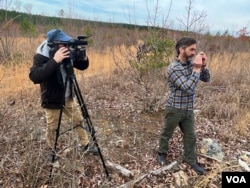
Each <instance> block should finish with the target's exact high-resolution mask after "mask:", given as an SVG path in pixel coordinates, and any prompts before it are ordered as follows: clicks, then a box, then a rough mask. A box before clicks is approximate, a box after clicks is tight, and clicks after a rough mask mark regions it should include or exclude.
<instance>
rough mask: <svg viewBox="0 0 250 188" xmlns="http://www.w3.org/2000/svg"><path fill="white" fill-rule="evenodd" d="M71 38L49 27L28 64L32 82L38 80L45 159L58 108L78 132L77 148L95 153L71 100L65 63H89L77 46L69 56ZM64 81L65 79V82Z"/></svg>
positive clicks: (52, 140) (76, 65)
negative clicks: (44, 129)
mask: <svg viewBox="0 0 250 188" xmlns="http://www.w3.org/2000/svg"><path fill="white" fill-rule="evenodd" d="M72 40H73V38H72V37H70V36H69V35H67V34H66V33H65V32H64V31H62V30H61V29H52V30H50V31H49V32H48V33H47V38H46V40H44V41H43V42H42V43H41V44H40V46H39V47H38V48H37V51H36V54H35V55H34V59H33V65H32V67H31V68H30V73H29V77H30V79H31V80H32V81H33V82H34V83H35V84H40V89H41V106H42V107H43V108H44V109H45V115H46V122H47V127H46V142H47V145H48V147H49V151H48V160H49V161H52V156H53V155H54V152H55V151H54V144H55V142H56V131H57V129H58V124H59V123H58V122H59V121H60V113H61V110H62V112H63V113H64V114H65V115H66V116H67V117H68V118H69V120H71V123H72V125H73V126H74V129H75V130H76V132H77V133H78V136H79V140H80V145H81V147H80V148H81V149H82V150H83V151H88V152H91V153H93V154H95V155H97V154H98V148H97V147H96V146H95V145H93V144H90V141H89V140H90V139H89V136H88V134H87V132H86V131H85V129H84V128H83V126H82V124H83V117H82V114H81V111H80V108H79V104H78V103H77V101H76V100H75V97H74V94H73V88H72V84H71V83H70V82H69V80H68V79H66V78H67V74H68V70H67V67H66V66H67V65H69V64H72V67H74V68H77V69H79V70H85V69H87V68H88V66H89V59H88V57H87V55H86V51H85V49H84V50H81V51H80V53H77V54H76V55H75V57H74V59H73V63H72V61H71V60H72V59H71V58H70V56H71V51H70V49H69V47H68V46H66V45H65V44H67V42H69V41H72ZM66 82H67V83H66Z"/></svg>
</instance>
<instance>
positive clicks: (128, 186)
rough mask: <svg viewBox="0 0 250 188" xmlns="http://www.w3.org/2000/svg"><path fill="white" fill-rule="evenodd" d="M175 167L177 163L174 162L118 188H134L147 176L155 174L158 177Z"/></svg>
mask: <svg viewBox="0 0 250 188" xmlns="http://www.w3.org/2000/svg"><path fill="white" fill-rule="evenodd" d="M175 165H177V161H174V162H172V163H171V164H169V165H167V166H163V167H161V168H158V169H156V170H151V171H149V172H148V173H145V174H142V175H140V176H139V177H138V178H137V179H135V180H131V181H129V182H127V183H125V184H123V185H120V186H119V187H118V188H131V187H133V185H134V184H136V183H138V182H140V181H141V180H143V179H144V178H145V177H146V176H148V175H151V174H153V175H158V174H160V173H162V172H164V171H166V170H170V169H172V168H173V167H174V166H175Z"/></svg>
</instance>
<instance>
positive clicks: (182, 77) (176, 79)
mask: <svg viewBox="0 0 250 188" xmlns="http://www.w3.org/2000/svg"><path fill="white" fill-rule="evenodd" d="M167 74H168V83H169V88H170V93H169V98H168V101H167V106H172V107H175V108H178V109H181V110H193V108H194V96H195V86H196V85H197V83H198V81H199V80H201V81H203V82H208V81H209V80H210V73H209V70H208V69H206V68H205V69H202V70H201V72H200V73H198V72H194V71H193V63H192V62H191V61H187V62H186V63H182V62H180V61H178V60H177V59H175V60H174V62H173V63H172V64H170V65H169V67H168V70H167Z"/></svg>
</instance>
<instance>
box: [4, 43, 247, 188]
mask: <svg viewBox="0 0 250 188" xmlns="http://www.w3.org/2000/svg"><path fill="white" fill-rule="evenodd" d="M18 41H19V42H18V43H17V44H18V45H16V46H15V51H17V52H18V51H19V52H21V54H25V55H23V56H21V57H20V56H17V57H13V59H12V61H10V62H9V63H8V65H3V64H1V65H0V89H1V93H0V106H1V108H0V120H1V123H0V125H1V128H0V129H1V131H0V138H1V141H0V144H1V145H0V147H1V163H0V164H1V165H0V187H46V186H45V184H46V181H47V179H48V174H49V169H50V166H49V165H48V164H46V162H44V148H45V141H44V135H43V133H44V132H43V131H44V128H45V125H46V124H45V120H44V112H43V110H42V109H41V107H40V93H39V87H38V85H34V84H33V83H32V82H31V81H30V80H29V77H28V74H29V67H30V66H31V65H32V57H33V54H34V51H35V50H34V49H36V46H37V45H38V44H39V43H40V42H41V41H42V38H39V39H37V40H35V41H34V40H28V39H23V38H20V39H18ZM121 49H122V51H126V48H125V47H124V46H122V47H121V48H118V47H117V48H114V49H108V48H107V49H105V50H103V51H102V53H100V52H98V53H96V52H95V50H94V49H93V48H89V49H87V54H88V56H89V59H90V67H89V68H88V70H86V71H84V72H78V71H76V76H77V80H78V81H79V84H80V86H81V89H82V90H81V91H82V93H83V97H84V99H85V100H86V104H87V107H88V110H89V112H90V115H91V119H92V120H93V125H94V127H95V129H96V131H97V140H98V143H99V146H100V149H101V151H102V153H103V156H104V159H105V160H106V161H111V162H113V163H116V164H120V165H122V166H123V167H125V168H127V169H129V170H131V171H132V172H133V173H134V176H133V177H125V176H123V175H121V174H120V173H118V172H117V171H116V170H114V169H112V168H110V167H109V168H108V170H109V173H110V176H111V181H107V180H106V179H105V173H104V171H103V167H102V164H101V163H100V158H99V156H91V155H82V154H79V153H80V152H79V151H78V150H77V149H76V148H75V147H74V143H75V137H74V134H73V133H71V132H69V133H68V134H66V135H62V138H61V137H60V139H59V151H58V153H59V156H60V157H59V159H58V164H57V165H58V166H57V167H55V170H54V179H53V182H52V184H53V187H77V186H78V187H118V186H120V185H123V184H124V183H126V182H128V181H133V180H134V181H136V180H137V178H139V177H140V176H141V175H142V174H144V173H148V172H149V171H151V170H155V169H157V168H160V167H159V165H157V163H156V161H155V156H156V148H157V144H158V143H157V142H158V137H159V133H160V130H161V127H162V124H163V113H164V112H163V110H162V109H164V97H163V99H162V100H160V101H159V106H160V107H159V108H158V109H157V110H155V111H153V112H145V111H143V106H144V105H145V101H143V99H144V98H143V97H144V94H145V93H143V91H142V89H140V86H138V85H137V84H136V83H135V82H133V81H131V80H130V79H129V78H130V77H131V76H133V75H130V74H132V71H127V69H126V67H127V64H126V58H124V56H123V55H121V51H120V50H121ZM129 50H130V51H131V52H134V48H131V49H129ZM207 55H208V57H209V64H208V67H209V69H210V71H211V75H212V80H211V82H210V83H208V84H204V83H200V84H199V86H198V88H197V103H196V108H197V109H198V110H200V113H198V114H197V117H196V130H197V139H198V140H197V142H198V146H200V143H201V139H202V138H213V139H216V140H217V141H218V142H219V143H220V144H221V146H222V148H223V151H224V153H225V157H224V161H223V162H221V163H219V162H218V161H216V160H213V159H211V158H208V157H206V156H203V155H199V162H200V163H201V165H203V166H204V167H205V169H206V170H207V174H206V175H205V176H197V175H196V174H195V172H193V171H192V170H191V169H190V168H189V167H188V166H187V165H185V164H183V163H178V166H177V167H176V168H174V169H172V170H169V171H165V172H163V173H161V174H159V175H154V174H148V175H147V176H145V177H144V178H143V180H141V181H138V182H136V183H131V184H132V185H133V187H156V186H159V187H164V186H170V185H175V184H176V178H174V177H175V176H174V175H175V174H176V172H178V171H180V170H181V171H184V173H185V174H186V175H187V176H188V177H189V180H188V183H189V186H191V187H214V188H216V187H220V185H221V174H220V173H221V171H244V170H243V169H242V167H241V166H239V164H238V162H237V159H238V158H241V157H242V156H243V153H242V151H248V152H250V145H249V142H250V137H249V131H250V110H249V109H250V62H249V59H250V54H249V53H240V52H235V53H213V54H207ZM117 62H118V63H119V64H117ZM164 70H165V68H164V69H163V70H161V71H162V72H163V73H164ZM149 82H152V83H153V84H154V85H156V84H158V83H160V84H162V85H164V83H165V80H163V79H162V80H154V79H153V78H152V79H151V80H149ZM159 87H161V85H159ZM165 93H166V95H167V88H166V91H165ZM149 100H150V99H149ZM62 123H63V124H66V123H65V122H62ZM65 126H66V125H65ZM117 143H122V144H121V145H118V144H117ZM62 148H64V149H62ZM65 148H68V149H69V151H70V152H69V153H66V152H64V150H65ZM72 148H73V149H72ZM198 149H199V148H198ZM181 152H182V135H181V134H180V131H179V130H176V133H175V135H174V136H173V139H172V141H171V149H170V151H169V153H170V155H169V156H168V161H169V162H172V161H174V160H176V159H179V158H180V156H181ZM249 159H250V157H249V156H248V161H247V162H248V165H249V166H250V162H249V161H250V160H249Z"/></svg>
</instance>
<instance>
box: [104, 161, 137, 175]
mask: <svg viewBox="0 0 250 188" xmlns="http://www.w3.org/2000/svg"><path fill="white" fill-rule="evenodd" d="M107 166H109V167H111V168H113V169H115V170H118V171H119V172H120V173H121V174H123V175H124V176H126V177H133V176H134V173H133V172H131V171H130V170H128V169H126V168H124V167H122V166H121V165H119V164H115V163H112V162H110V161H107Z"/></svg>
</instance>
